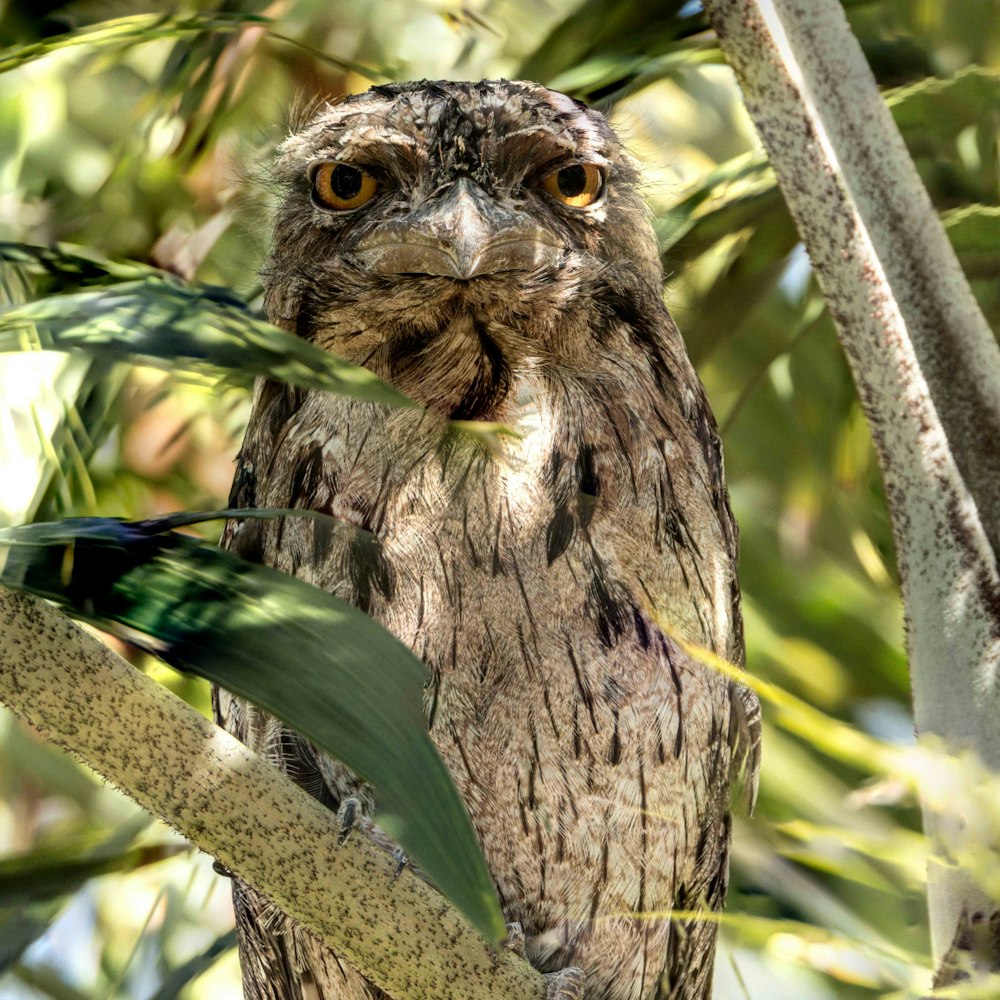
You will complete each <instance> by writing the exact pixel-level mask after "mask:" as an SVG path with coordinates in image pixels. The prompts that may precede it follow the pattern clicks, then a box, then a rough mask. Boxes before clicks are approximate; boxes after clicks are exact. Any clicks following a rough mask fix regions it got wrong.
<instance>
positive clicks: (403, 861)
mask: <svg viewBox="0 0 1000 1000" xmlns="http://www.w3.org/2000/svg"><path fill="white" fill-rule="evenodd" d="M392 857H393V860H394V861H395V862H396V870H395V871H394V872H393V873H392V880H391V881H393V882H395V881H396V879H398V878H399V876H400V875H402V874H403V869H404V868H405V867H406V866H407V864H408V863H409V860H410V859H409V858H408V857H407V856H406V854H405V852H404V851H403V848H402V847H396V848H394V849H393V852H392Z"/></svg>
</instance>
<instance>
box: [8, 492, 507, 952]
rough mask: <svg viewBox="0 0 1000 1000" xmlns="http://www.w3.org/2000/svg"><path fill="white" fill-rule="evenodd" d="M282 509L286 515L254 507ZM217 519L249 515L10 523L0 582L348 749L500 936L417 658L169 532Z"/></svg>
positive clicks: (293, 590)
mask: <svg viewBox="0 0 1000 1000" xmlns="http://www.w3.org/2000/svg"><path fill="white" fill-rule="evenodd" d="M283 513H288V514H292V513H294V512H280V511H267V512H264V511H257V512H254V513H252V514H250V516H257V517H273V516H280V515H281V514H283ZM220 516H234V517H241V516H247V512H245V511H230V512H224V513H223V514H217V515H205V514H201V515H198V514H183V515H178V516H175V517H168V518H160V519H157V520H152V521H143V522H136V523H126V522H123V521H119V520H117V519H112V518H79V519H70V520H67V521H63V522H60V523H52V524H33V525H22V526H20V527H17V528H7V529H3V530H0V546H6V547H7V552H6V556H5V558H4V559H3V563H2V566H0V584H3V585H4V586H8V587H11V588H13V589H16V590H22V591H26V592H29V593H33V594H37V595H39V596H42V597H45V598H47V599H49V600H52V601H55V602H57V603H58V604H60V605H62V606H63V607H65V608H67V609H68V610H70V611H72V612H73V613H74V614H76V615H78V616H79V617H82V618H84V619H86V620H88V621H91V622H95V623H98V624H102V625H104V626H105V627H106V626H107V624H108V623H117V624H118V625H119V626H123V627H124V629H125V630H126V632H127V634H128V636H129V638H130V639H132V641H134V642H139V643H140V644H145V645H146V647H147V648H149V649H150V650H151V651H153V652H155V653H156V654H157V655H159V656H160V657H162V658H163V659H164V660H166V662H168V663H170V664H171V665H173V666H175V667H178V668H180V669H183V670H188V671H190V672H192V673H196V674H198V675H199V676H201V677H205V678H207V679H208V680H211V681H213V682H215V683H217V684H220V685H222V686H223V687H224V688H226V689H227V690H229V691H232V692H233V693H235V694H238V695H240V696H242V697H245V698H248V699H249V700H250V701H252V702H254V703H255V704H257V705H259V706H260V707H261V708H263V709H265V710H267V711H268V712H271V713H273V714H274V715H276V716H277V717H278V718H280V719H282V720H283V721H285V722H286V723H288V725H290V726H291V727H292V728H293V729H295V730H296V731H298V732H299V733H301V734H302V735H303V736H305V737H307V738H308V739H309V740H311V741H312V742H313V743H314V744H315V745H316V746H317V747H319V748H320V749H322V750H323V751H325V752H326V753H329V754H330V755H331V756H333V757H336V758H337V759H338V760H341V761H343V762H344V763H345V764H346V765H347V766H348V767H350V768H351V769H352V770H354V771H355V772H357V773H358V774H359V775H361V776H362V777H363V778H364V779H365V780H366V781H368V782H369V783H370V784H371V785H372V787H373V789H374V792H375V797H376V801H377V802H378V817H377V818H378V822H379V824H380V825H381V826H382V827H383V828H385V829H386V830H387V831H388V832H389V833H390V835H391V836H393V837H394V838H395V839H396V840H398V842H399V843H400V844H401V845H402V846H403V848H404V849H405V850H406V851H407V853H408V854H410V856H412V857H413V858H415V859H416V861H417V862H418V863H419V865H420V867H421V868H422V869H423V870H424V871H425V872H426V873H427V875H428V876H429V877H430V878H431V879H432V880H433V881H434V883H435V884H436V885H437V886H438V887H439V888H440V889H441V891H442V892H444V893H445V895H447V896H448V897H449V898H450V899H451V900H452V901H453V902H454V903H455V905H456V906H458V907H459V908H460V909H461V910H462V911H463V912H464V913H465V914H466V915H467V916H468V918H469V919H470V920H471V921H472V922H473V924H474V925H475V926H476V927H477V928H478V929H479V930H480V931H481V932H482V933H483V934H484V935H485V936H486V937H488V938H490V939H492V940H499V939H500V938H501V937H502V935H503V928H504V925H503V919H502V917H501V914H500V910H499V907H498V904H497V900H496V893H495V890H494V887H493V882H492V879H491V878H490V875H489V872H488V871H487V868H486V864H485V862H484V860H483V857H482V854H481V852H480V850H479V845H478V843H477V841H476V837H475V833H474V832H473V829H472V824H471V821H470V820H469V817H468V814H467V813H466V811H465V808H464V806H463V804H462V801H461V799H460V798H459V795H458V792H457V791H456V790H455V787H454V785H453V784H452V781H451V777H450V775H449V773H448V770H447V768H446V767H445V765H444V763H443V762H442V761H441V758H440V757H439V756H438V754H437V751H436V749H435V748H434V744H433V743H432V742H431V738H430V734H429V733H428V731H427V726H426V723H425V721H424V716H423V710H422V689H423V685H424V683H425V681H426V680H427V676H428V674H427V668H426V666H425V665H424V664H423V663H422V662H421V661H420V660H419V659H417V658H416V657H415V656H414V655H413V653H412V652H411V651H410V650H409V649H408V648H407V647H406V646H404V645H403V644H402V643H401V642H400V641H399V640H398V639H396V637H395V636H393V635H391V634H390V633H389V632H387V631H386V630H385V629H383V628H382V627H381V626H380V625H378V624H377V623H376V622H375V621H373V620H372V619H371V618H369V617H368V616H367V615H365V614H363V613H362V612H360V611H358V610H357V609H356V608H353V607H351V606H350V605H349V604H347V603H345V602H344V601H342V600H340V599H339V598H337V597H334V596H333V595H331V594H328V593H326V592H324V591H322V590H319V589H318V588H316V587H312V586H310V585H309V584H307V583H303V582H302V581H301V580H296V579H294V578H293V577H290V576H286V575H285V574H283V573H279V572H278V571H277V570H273V569H270V568H267V567H264V566H259V565H255V564H253V563H249V562H246V561H245V560H242V559H240V558H238V557H236V556H234V555H233V554H232V553H230V552H226V551H223V550H221V549H217V548H214V547H211V546H206V545H202V544H199V543H198V542H197V541H196V540H195V539H193V538H191V537H189V536H187V535H182V534H179V533H176V532H172V531H170V530H169V529H170V528H172V527H174V526H177V525H181V524H191V523H194V522H195V521H198V520H206V519H208V518H210V517H220ZM306 516H318V515H306ZM144 637H145V638H144Z"/></svg>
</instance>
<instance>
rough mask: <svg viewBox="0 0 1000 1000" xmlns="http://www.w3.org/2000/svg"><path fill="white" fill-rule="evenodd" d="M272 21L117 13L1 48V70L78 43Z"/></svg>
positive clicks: (113, 42) (129, 40)
mask: <svg viewBox="0 0 1000 1000" xmlns="http://www.w3.org/2000/svg"><path fill="white" fill-rule="evenodd" d="M270 23H271V20H270V18H267V17H261V16H260V15H258V14H239V13H232V14H227V13H214V14H210V15H202V16H199V17H171V16H170V15H164V14H136V15H133V16H130V17H118V18H114V19H112V20H109V21H102V22H100V23H99V24H95V25H92V26H90V27H87V28H77V29H76V30H75V31H70V32H67V33H66V34H65V35H56V36H55V37H53V38H45V39H42V40H41V41H39V42H33V43H32V44H30V45H21V46H15V47H12V48H9V49H5V50H3V51H2V52H0V73H6V72H8V71H10V70H12V69H17V68H18V67H20V66H24V65H26V64H27V63H30V62H34V61H35V60H36V59H41V58H42V57H43V56H47V55H49V54H50V53H52V52H59V51H61V50H63V49H67V48H72V47H75V46H78V45H87V46H92V47H107V46H126V45H137V44H139V43H144V42H150V41H153V40H154V39H156V38H179V37H181V36H183V35H192V34H196V35H197V34H201V33H202V32H206V31H239V30H240V28H242V27H243V26H244V25H247V24H263V25H266V24H270Z"/></svg>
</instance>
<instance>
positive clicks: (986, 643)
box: [705, 0, 1000, 982]
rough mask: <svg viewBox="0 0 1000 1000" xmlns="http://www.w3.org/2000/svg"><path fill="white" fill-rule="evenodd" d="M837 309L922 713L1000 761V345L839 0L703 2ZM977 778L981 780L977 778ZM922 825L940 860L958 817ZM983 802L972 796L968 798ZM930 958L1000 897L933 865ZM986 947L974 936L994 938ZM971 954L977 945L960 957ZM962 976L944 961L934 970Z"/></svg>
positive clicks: (928, 819)
mask: <svg viewBox="0 0 1000 1000" xmlns="http://www.w3.org/2000/svg"><path fill="white" fill-rule="evenodd" d="M705 8H706V10H707V11H708V13H709V16H710V18H711V20H712V23H713V25H714V26H715V29H716V31H717V32H718V35H719V38H720V40H721V43H722V46H723V49H724V51H725V53H726V56H727V58H728V60H729V62H730V64H731V65H732V66H733V69H734V70H735V71H736V75H737V77H738V78H739V82H740V85H741V87H742V89H743V93H744V98H745V101H746V105H747V108H748V109H749V111H750V114H751V115H752V116H753V119H754V122H755V124H756V126H757V129H758V131H759V133H760V135H761V138H762V139H763V141H764V144H765V146H766V147H767V150H768V153H769V155H770V158H771V162H772V164H773V166H774V169H775V171H776V173H777V175H778V180H779V182H780V184H781V187H782V190H783V192H784V196H785V200H786V201H787V203H788V206H789V208H790V210H791V212H792V215H793V216H794V218H795V221H796V223H797V225H798V228H799V232H800V234H801V236H802V239H803V241H804V242H805V244H806V247H807V249H808V251H809V255H810V258H811V260H812V263H813V267H814V268H815V271H816V274H817V277H818V279H819V282H820V285H821V287H822V288H823V291H824V293H825V295H826V298H827V301H828V303H829V306H830V311H831V313H832V315H833V318H834V320H835V321H836V324H837V329H838V332H839V335H840V339H841V342H842V344H843V347H844V351H845V353H846V354H847V358H848V361H849V362H850V365H851V370H852V372H853V374H854V379H855V382H856V384H857V387H858V394H859V396H860V398H861V404H862V406H863V408H864V411H865V415H866V417H867V418H868V423H869V426H870V428H871V431H872V436H873V437H874V440H875V446H876V448H877V450H878V456H879V463H880V465H881V469H882V475H883V478H884V481H885V487H886V494H887V497H888V501H889V510H890V514H891V517H892V524H893V532H894V536H895V542H896V550H897V558H898V562H899V570H900V577H901V581H902V591H903V598H904V602H905V609H906V623H907V645H908V652H909V657H910V671H911V678H912V685H913V703H914V713H915V718H916V725H917V730H918V733H919V734H920V735H921V736H936V737H939V738H940V739H942V740H943V741H944V743H945V745H946V746H947V747H948V749H949V750H950V751H952V752H958V751H962V750H972V751H974V752H975V753H976V754H977V755H978V756H979V757H980V758H981V760H982V761H983V762H984V763H985V764H986V765H987V766H988V767H989V768H990V769H992V770H993V771H998V770H1000V726H998V725H997V720H998V719H1000V688H998V685H997V683H996V675H997V670H998V667H1000V577H998V572H997V552H998V550H1000V504H998V503H997V498H998V497H1000V460H998V451H997V447H998V442H1000V350H998V348H997V343H996V340H995V338H994V336H993V334H992V332H991V331H990V329H989V327H988V325H987V323H986V320H985V318H984V317H983V315H982V313H981V311H980V310H979V308H978V306H977V304H976V302H975V300H974V298H973V297H972V292H971V290H970V288H969V285H968V282H967V281H966V279H965V276H964V275H963V274H962V271H961V269H960V267H959V264H958V261H957V259H956V257H955V255H954V253H953V251H952V249H951V247H950V245H949V244H948V241H947V238H946V236H945V233H944V229H943V227H942V226H941V224H940V221H939V219H938V217H937V215H936V213H935V212H934V209H933V207H932V206H931V203H930V199H929V198H928V196H927V192H926V191H925V189H924V188H923V185H922V184H921V183H920V179H919V177H918V176H917V173H916V170H915V168H914V166H913V163H912V161H911V160H910V158H909V155H908V153H907V151H906V148H905V146H904V145H903V140H902V138H901V137H900V135H899V132H898V131H897V129H896V126H895V124H894V123H893V121H892V118H891V117H890V115H889V112H888V110H887V109H886V107H885V104H884V102H883V101H882V99H881V98H880V96H879V93H878V88H877V86H876V83H875V80H874V77H873V76H872V73H871V71H870V69H869V67H868V65H867V63H866V62H865V59H864V55H863V54H862V52H861V48H860V46H859V45H858V43H857V41H856V39H855V38H854V36H853V35H852V33H851V31H850V28H849V26H848V24H847V20H846V16H845V14H844V11H843V9H842V7H841V5H840V4H839V3H837V2H835V0H771V2H765V0H705ZM970 785H971V782H970ZM931 791H932V789H931V788H930V787H927V788H925V790H924V796H923V804H924V822H925V829H926V831H927V833H928V835H929V836H930V837H931V838H932V841H933V846H934V848H935V849H936V852H937V853H938V854H939V855H940V856H941V857H942V859H947V858H954V857H956V856H957V854H958V851H959V849H962V850H965V849H967V848H968V846H969V845H967V844H963V843H962V832H961V827H962V823H961V822H960V820H961V817H962V816H963V815H967V814H968V813H966V812H965V810H964V809H963V808H962V806H961V803H959V804H958V806H957V808H956V810H955V811H954V812H950V813H949V814H947V815H945V814H943V813H939V812H938V810H937V808H936V807H935V805H934V804H933V803H932V796H931V794H929V793H930V792H931ZM972 805H973V804H972V803H969V806H970V808H971V807H972ZM928 900H929V909H930V921H931V938H932V944H933V952H934V956H935V960H936V961H939V962H940V961H942V959H944V958H945V957H946V956H947V958H948V961H949V962H951V963H954V962H955V961H956V960H959V961H961V960H962V958H961V956H960V955H958V954H957V952H960V951H962V950H966V951H971V950H973V945H972V944H971V943H970V944H967V945H963V944H962V942H965V941H973V940H974V939H975V938H977V937H978V938H979V939H982V938H984V937H989V939H990V940H989V941H988V942H987V944H986V949H985V950H986V952H987V953H989V954H988V955H986V956H981V957H980V958H979V959H978V961H973V963H972V964H974V965H977V964H978V966H979V967H981V968H983V969H984V970H985V971H989V969H990V968H991V967H992V966H994V965H996V964H997V963H998V962H1000V954H997V951H998V949H997V936H996V935H995V934H987V935H983V934H978V935H977V934H974V933H973V930H974V928H975V927H976V926H980V925H982V926H988V927H992V926H993V925H994V923H995V922H996V921H997V920H998V919H1000V918H998V917H997V902H996V901H995V900H992V899H990V898H988V897H987V896H986V894H985V893H984V891H983V889H982V887H981V886H979V885H978V884H977V882H976V880H975V879H974V878H973V876H972V874H971V872H970V871H969V869H968V868H967V867H966V868H963V867H961V866H960V865H957V864H950V865H945V864H941V863H934V864H932V866H931V870H930V872H929V886H928ZM981 944H982V942H981V941H980V945H977V946H976V948H977V949H978V950H979V951H980V953H981V952H982V947H981ZM965 960H969V956H966V958H965ZM948 975H951V973H948V972H947V970H942V971H941V972H939V975H938V981H940V982H944V981H945V979H944V978H942V977H947V976H948Z"/></svg>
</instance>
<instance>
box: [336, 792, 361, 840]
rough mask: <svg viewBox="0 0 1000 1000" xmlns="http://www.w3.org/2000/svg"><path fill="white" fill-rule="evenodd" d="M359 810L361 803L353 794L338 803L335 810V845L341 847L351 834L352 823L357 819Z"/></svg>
mask: <svg viewBox="0 0 1000 1000" xmlns="http://www.w3.org/2000/svg"><path fill="white" fill-rule="evenodd" d="M360 812H361V803H360V802H358V800H357V799H356V798H354V796H353V795H352V796H350V797H349V798H346V799H344V800H343V802H341V803H340V808H339V809H338V810H337V826H338V827H339V830H338V832H337V846H338V847H343V845H344V842H345V841H346V840H347V838H348V837H349V836H350V835H351V830H353V829H354V824H355V823H357V821H358V813H360Z"/></svg>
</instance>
